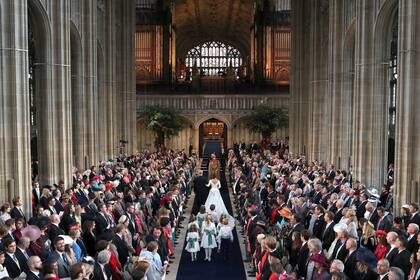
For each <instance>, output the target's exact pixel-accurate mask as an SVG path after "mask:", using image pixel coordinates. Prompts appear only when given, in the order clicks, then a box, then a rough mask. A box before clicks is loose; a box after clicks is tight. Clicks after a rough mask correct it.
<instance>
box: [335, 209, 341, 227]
mask: <svg viewBox="0 0 420 280" xmlns="http://www.w3.org/2000/svg"><path fill="white" fill-rule="evenodd" d="M342 217H343V208H341V209H340V210H337V212H336V213H335V216H334V223H336V224H338V223H339V222H340V220H341V218H342Z"/></svg>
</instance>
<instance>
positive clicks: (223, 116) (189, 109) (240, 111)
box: [137, 94, 289, 127]
mask: <svg viewBox="0 0 420 280" xmlns="http://www.w3.org/2000/svg"><path fill="white" fill-rule="evenodd" d="M261 104H265V105H268V106H272V107H276V108H281V107H282V108H286V109H287V108H288V104H289V95H288V94H247V95H238V94H233V95H230V94H225V95H210V94H167V95H156V94H137V109H138V111H139V110H140V109H141V108H143V107H145V106H150V105H159V106H163V107H173V108H175V109H176V110H177V111H178V112H179V113H180V114H181V115H182V116H184V117H185V118H187V119H189V120H190V121H191V122H192V124H194V126H195V127H198V126H199V125H200V124H201V123H202V122H203V121H205V120H206V119H209V118H216V119H219V120H221V121H224V122H225V123H226V125H228V127H229V126H230V125H232V124H233V123H234V122H235V121H236V120H238V119H240V118H242V117H244V116H246V115H248V114H249V112H250V111H251V110H252V109H253V108H254V107H255V106H257V105H261Z"/></svg>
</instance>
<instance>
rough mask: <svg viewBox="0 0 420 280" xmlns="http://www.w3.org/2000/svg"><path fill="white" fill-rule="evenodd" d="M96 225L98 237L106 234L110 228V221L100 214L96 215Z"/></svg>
mask: <svg viewBox="0 0 420 280" xmlns="http://www.w3.org/2000/svg"><path fill="white" fill-rule="evenodd" d="M95 223H96V235H97V236H99V235H101V234H103V233H104V232H106V231H107V228H108V227H109V222H108V220H107V219H106V218H105V217H104V216H102V214H100V213H98V214H97V215H96V219H95Z"/></svg>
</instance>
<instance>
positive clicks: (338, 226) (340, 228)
mask: <svg viewBox="0 0 420 280" xmlns="http://www.w3.org/2000/svg"><path fill="white" fill-rule="evenodd" d="M334 231H335V232H339V231H347V225H346V224H345V223H338V224H336V225H335V226H334Z"/></svg>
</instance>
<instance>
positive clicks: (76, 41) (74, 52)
mask: <svg viewBox="0 0 420 280" xmlns="http://www.w3.org/2000/svg"><path fill="white" fill-rule="evenodd" d="M82 55H83V53H82V39H81V36H80V32H79V30H78V28H77V27H76V25H75V24H74V22H73V21H72V20H71V21H70V68H71V108H72V109H71V112H72V120H73V121H72V143H73V155H72V156H73V160H74V165H75V166H76V167H78V168H82V167H84V166H83V164H84V154H85V151H84V148H85V145H84V140H85V137H84V131H85V125H84V123H85V121H84V120H85V119H86V116H85V114H84V110H81V108H83V104H84V103H85V102H84V94H83V65H82Z"/></svg>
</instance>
